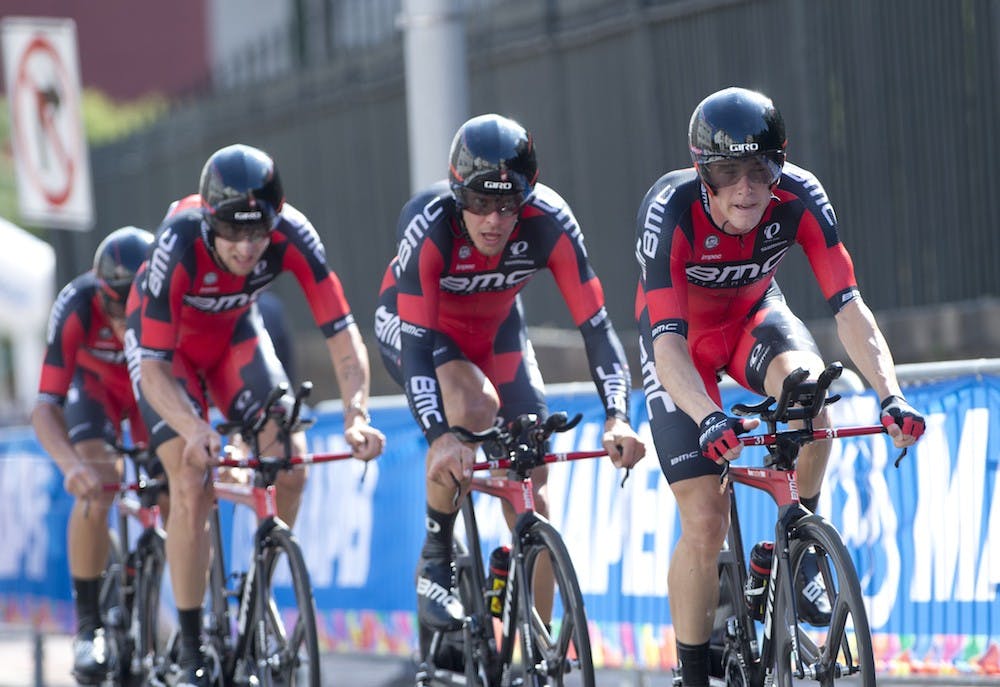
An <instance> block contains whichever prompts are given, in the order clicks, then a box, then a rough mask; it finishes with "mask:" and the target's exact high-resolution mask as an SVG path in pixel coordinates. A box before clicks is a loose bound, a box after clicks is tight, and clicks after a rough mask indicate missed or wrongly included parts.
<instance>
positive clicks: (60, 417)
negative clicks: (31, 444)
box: [31, 400, 101, 498]
mask: <svg viewBox="0 0 1000 687" xmlns="http://www.w3.org/2000/svg"><path fill="white" fill-rule="evenodd" d="M31 425H32V427H34V429H35V435H36V436H37V437H38V441H39V443H41V445H42V448H44V449H45V452H46V453H48V454H49V455H50V456H52V459H53V460H54V461H55V462H56V465H58V466H59V469H60V470H61V471H62V473H63V478H64V485H65V487H66V491H68V492H69V493H70V494H72V495H73V496H76V497H78V498H89V497H95V496H98V495H100V493H101V480H100V478H99V477H98V475H97V473H96V472H95V471H94V470H93V469H92V468H91V467H90V466H89V465H87V463H86V462H85V461H84V460H83V458H82V456H80V454H79V453H78V452H77V450H76V449H75V448H74V447H73V444H72V443H71V442H70V440H69V431H68V429H67V427H66V416H65V414H64V413H63V409H62V408H60V407H59V406H58V405H56V404H55V403H50V402H49V401H44V400H40V401H38V403H36V404H35V408H34V409H33V410H32V411H31Z"/></svg>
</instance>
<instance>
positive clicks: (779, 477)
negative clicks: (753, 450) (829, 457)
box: [728, 425, 885, 507]
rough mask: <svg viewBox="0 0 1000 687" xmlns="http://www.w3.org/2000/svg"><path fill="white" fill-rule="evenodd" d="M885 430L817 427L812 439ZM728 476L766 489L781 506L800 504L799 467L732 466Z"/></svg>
mask: <svg viewBox="0 0 1000 687" xmlns="http://www.w3.org/2000/svg"><path fill="white" fill-rule="evenodd" d="M793 431H794V430H793ZM884 432H885V428H884V427H882V426H881V425H866V426H862V427H830V428H827V429H817V430H813V433H812V438H813V441H821V440H823V439H843V438H847V437H858V436H865V435H869V434H883V433H884ZM777 441H778V434H777V433H773V434H757V435H753V436H748V437H740V443H742V444H743V445H744V446H773V445H774V444H776V443H777ZM728 477H729V479H730V480H731V481H733V482H738V483H740V484H746V485H747V486H750V487H753V488H754V489H760V490H761V491H766V492H767V493H768V494H770V496H771V498H772V499H774V502H775V503H776V504H778V506H779V507H780V506H787V505H789V504H792V503H796V502H797V501H798V500H799V483H798V475H797V473H796V471H795V470H775V469H773V468H746V467H742V466H736V465H730V466H729V474H728Z"/></svg>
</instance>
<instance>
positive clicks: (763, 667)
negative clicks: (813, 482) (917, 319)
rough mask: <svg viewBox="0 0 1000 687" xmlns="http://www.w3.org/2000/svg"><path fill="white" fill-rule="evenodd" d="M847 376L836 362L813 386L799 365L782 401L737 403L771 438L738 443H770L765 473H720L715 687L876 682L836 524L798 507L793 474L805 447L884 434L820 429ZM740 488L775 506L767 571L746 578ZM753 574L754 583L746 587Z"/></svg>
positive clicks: (857, 593)
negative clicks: (723, 501) (723, 513)
mask: <svg viewBox="0 0 1000 687" xmlns="http://www.w3.org/2000/svg"><path fill="white" fill-rule="evenodd" d="M842 371H843V368H842V367H841V365H840V364H839V363H833V364H831V365H830V366H828V367H827V368H826V369H825V370H824V371H823V372H822V373H821V374H820V375H819V377H818V378H817V379H816V380H815V381H807V378H808V376H809V373H808V371H806V370H803V369H797V370H795V371H794V372H792V373H791V374H790V375H789V376H788V377H787V378H786V379H785V381H784V383H783V386H782V391H781V394H780V396H779V398H778V399H777V400H775V399H774V398H773V397H768V398H767V399H765V400H764V401H763V402H761V403H759V404H756V405H745V404H737V405H735V406H734V407H733V413H734V414H735V415H742V416H757V417H760V418H761V419H762V420H763V421H764V422H765V423H766V426H767V432H766V433H765V434H758V435H752V436H744V437H740V440H741V442H742V443H743V445H744V446H766V447H767V449H768V453H769V456H768V459H767V460H766V462H765V464H764V466H763V467H742V466H736V465H730V464H727V465H726V466H725V468H724V471H723V477H722V480H723V484H724V485H725V488H726V489H728V491H729V496H730V504H731V505H730V508H731V513H730V526H729V532H728V535H727V538H726V542H725V545H724V547H723V550H722V551H721V553H720V554H719V585H720V593H719V606H718V610H717V612H716V616H715V625H714V630H713V633H712V639H711V648H712V655H713V661H712V665H711V671H710V672H711V673H712V677H713V680H712V684H713V685H715V684H723V685H726V686H727V687H751V686H752V687H759V686H760V685H778V686H779V687H791V686H792V685H797V684H805V683H818V684H820V685H833V684H834V683H835V681H838V680H841V679H842V678H843V679H844V680H847V679H848V678H850V679H851V683H853V684H860V685H864V687H874V685H875V661H874V657H873V652H872V640H871V632H870V628H869V624H868V616H867V613H866V611H865V604H864V597H863V596H862V593H861V585H860V583H859V581H858V575H857V571H856V569H855V567H854V562H853V560H852V559H851V555H850V553H849V552H848V550H847V547H846V546H845V545H844V542H843V540H842V538H841V536H840V534H839V533H838V531H837V530H836V528H835V527H834V526H833V525H832V524H830V523H829V522H828V521H826V520H825V519H823V518H822V517H820V516H819V515H816V514H814V513H810V512H809V511H808V510H807V509H806V508H804V507H803V506H802V505H801V504H800V503H799V494H798V482H797V476H796V470H795V462H796V459H797V457H798V453H799V449H800V448H801V447H802V446H804V445H805V444H807V443H810V442H813V441H821V440H825V439H836V438H845V437H856V436H864V435H874V434H882V433H884V432H885V428H884V427H882V426H881V425H873V426H861V427H840V428H826V429H814V427H813V421H814V420H815V418H816V417H817V416H818V415H819V413H820V411H821V410H822V409H823V407H824V406H826V405H828V404H830V403H833V402H835V401H837V400H839V398H840V396H839V395H837V394H828V390H829V388H830V385H831V384H832V383H833V381H834V380H836V379H837V378H838V377H840V374H841V372H842ZM795 421H798V422H800V423H801V424H802V426H801V427H800V428H797V429H786V430H781V431H778V429H777V426H778V425H779V424H786V423H789V422H795ZM904 453H905V450H904ZM900 457H902V454H901V456H900ZM898 462H899V461H898V460H897V465H898ZM737 483H738V484H743V485H746V486H748V487H750V488H753V489H759V490H761V491H764V492H766V493H767V494H769V495H770V496H771V498H772V499H773V500H774V502H775V504H776V505H777V506H778V513H777V521H776V523H775V527H774V541H773V544H772V549H771V551H772V552H773V554H772V557H771V563H770V569H769V571H768V570H767V569H766V568H764V569H761V567H762V566H760V563H761V562H763V561H757V560H753V562H752V564H753V565H754V566H756V567H755V570H754V575H751V574H750V573H749V572H748V565H747V557H746V553H745V549H744V542H743V535H742V532H741V530H740V519H739V512H738V510H737V504H736V494H735V491H734V490H733V485H734V484H737ZM769 543H770V542H769ZM753 557H754V554H753V552H752V553H751V558H753ZM762 558H763V557H762ZM806 570H808V571H809V572H808V573H806ZM816 571H818V575H819V576H820V577H817V573H816ZM753 576H756V578H757V579H756V580H754V582H756V583H757V584H754V583H751V584H750V585H749V586H748V580H750V579H751V577H753ZM762 578H763V580H766V581H763V580H762ZM820 579H822V584H820V583H819V580H820ZM803 580H805V582H804V583H803ZM803 585H805V587H806V588H807V592H808V593H807V594H806V596H807V597H808V598H809V600H810V601H811V603H813V604H814V605H815V607H816V608H820V609H824V610H823V612H821V613H814V614H812V615H811V616H810V615H809V614H804V613H803V608H802V606H803V603H802V596H801V594H802V589H801V588H802V587H803ZM804 615H805V616H806V617H804ZM807 618H808V619H807ZM757 621H759V622H760V628H761V631H760V635H758V629H757V628H758V625H757V624H756V622H757ZM674 684H675V685H677V684H679V678H675V681H674Z"/></svg>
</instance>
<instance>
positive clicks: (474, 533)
mask: <svg viewBox="0 0 1000 687" xmlns="http://www.w3.org/2000/svg"><path fill="white" fill-rule="evenodd" d="M580 419H581V416H580V415H577V416H575V417H574V418H573V419H572V420H567V415H566V413H554V414H552V415H550V416H549V417H548V418H547V419H546V420H544V421H543V420H541V419H540V418H539V417H538V416H536V415H522V416H520V417H518V418H517V419H515V420H514V421H512V422H511V423H510V424H509V425H507V426H506V427H498V426H495V427H492V428H490V429H488V430H486V431H484V432H478V433H476V432H470V431H468V430H466V429H463V428H461V427H452V429H451V431H452V432H453V433H455V435H456V436H457V437H458V438H459V439H461V440H462V441H465V442H469V443H473V442H475V443H481V444H482V448H483V451H484V453H485V455H486V456H487V459H488V460H487V461H485V462H480V463H476V464H475V465H473V471H474V472H480V471H485V470H507V477H506V478H499V477H485V476H483V477H474V478H473V479H472V483H471V490H470V493H469V494H467V495H466V497H465V499H464V500H463V501H462V504H461V512H462V521H463V524H464V530H465V531H464V536H462V535H460V534H459V533H458V532H456V537H455V540H454V555H455V570H456V589H457V594H458V597H459V599H460V600H461V602H462V605H463V608H464V612H465V620H464V623H463V626H462V628H461V629H460V630H455V631H452V632H431V631H429V630H427V629H426V628H423V627H421V628H420V644H421V663H420V666H419V669H418V671H417V685H418V687H430V686H432V685H434V686H441V685H467V686H469V687H512V686H514V685H526V686H530V687H541V686H542V685H553V686H561V685H583V686H584V687H593V685H594V684H595V682H594V665H593V659H592V656H591V649H590V635H589V631H588V627H587V615H586V611H585V609H584V603H583V596H582V594H581V592H580V585H579V582H578V581H577V576H576V571H575V570H574V568H573V562H572V560H571V559H570V555H569V551H568V550H567V548H566V544H565V543H564V542H563V539H562V537H561V536H560V534H559V532H558V531H557V530H556V528H555V527H553V526H552V525H551V524H550V523H549V522H548V521H547V520H546V519H545V518H543V517H542V516H540V515H539V514H538V513H536V512H535V503H534V493H533V487H532V481H531V477H530V472H531V470H532V469H533V468H535V467H538V466H541V465H544V464H547V463H555V462H564V461H569V460H579V459H583V458H596V457H599V456H605V455H607V453H606V452H605V451H581V452H576V453H560V454H548V453H546V451H547V446H548V438H549V437H550V436H551V435H552V434H554V433H557V432H566V431H568V430H570V429H572V428H573V427H575V426H576V425H577V423H579V421H580ZM472 492H480V493H483V494H488V495H490V496H494V497H496V498H499V499H501V500H503V501H505V502H506V503H508V504H510V506H511V507H512V508H513V510H514V512H515V513H516V515H517V518H516V521H515V523H514V527H513V530H512V532H511V546H510V550H509V554H508V555H506V556H504V558H506V559H507V560H506V562H505V564H503V565H501V566H500V569H495V566H496V561H495V560H494V561H492V562H491V563H490V567H491V571H490V574H489V575H488V574H487V570H486V568H485V565H484V561H485V557H484V552H483V550H482V547H481V543H480V539H479V529H478V526H477V524H476V512H475V507H474V503H473V499H472ZM491 558H492V556H491ZM543 566H548V567H549V568H550V569H551V571H552V576H553V577H554V579H555V595H554V601H555V603H553V604H552V608H551V610H549V608H548V606H549V603H550V597H549V595H548V593H547V592H544V591H542V590H537V592H538V593H537V594H536V579H535V575H536V571H537V570H538V569H539V568H541V567H543ZM497 578H500V579H505V580H506V582H505V584H503V585H502V586H501V585H496V584H493V583H492V580H494V579H497ZM491 608H492V609H493V610H491ZM496 616H499V624H500V628H499V632H497V630H496V628H495V626H494V618H495V617H496ZM517 649H519V653H520V661H519V665H518V663H517V662H516V660H515V650H517Z"/></svg>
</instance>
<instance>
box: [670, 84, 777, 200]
mask: <svg viewBox="0 0 1000 687" xmlns="http://www.w3.org/2000/svg"><path fill="white" fill-rule="evenodd" d="M785 143H786V140H785V122H784V120H783V119H782V118H781V113H780V112H778V108H776V107H775V106H774V103H773V102H771V99H770V98H768V97H767V96H766V95H764V94H762V93H758V92H756V91H751V90H747V89H745V88H735V87H733V88H726V89H724V90H721V91H717V92H715V93H713V94H712V95H710V96H708V97H707V98H705V99H704V100H702V101H701V102H700V103H698V107H696V108H695V109H694V113H692V115H691V123H690V125H689V126H688V144H689V147H690V150H691V161H692V162H694V165H695V167H696V168H697V169H698V174H699V175H700V176H701V178H702V180H703V181H704V182H705V183H706V184H707V185H708V186H709V187H711V188H712V190H713V191H714V190H716V189H715V187H714V186H713V185H712V184H711V183H710V182H709V180H708V179H707V178H706V177H707V174H706V171H705V168H704V166H705V165H707V164H709V163H711V162H718V161H720V160H727V159H734V158H742V157H754V156H762V158H763V159H764V160H766V161H767V162H768V168H769V169H770V170H771V171H772V173H773V179H772V180H771V183H772V184H773V183H775V182H777V180H778V177H779V176H780V174H781V167H782V165H784V164H785Z"/></svg>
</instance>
